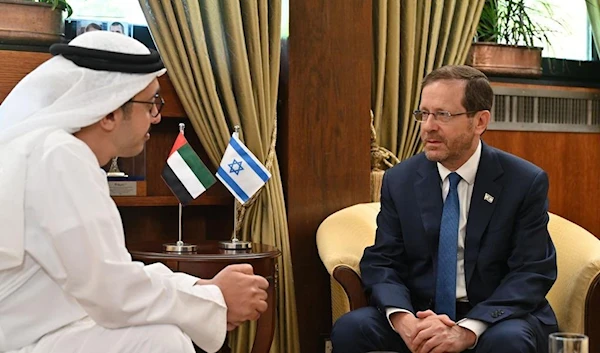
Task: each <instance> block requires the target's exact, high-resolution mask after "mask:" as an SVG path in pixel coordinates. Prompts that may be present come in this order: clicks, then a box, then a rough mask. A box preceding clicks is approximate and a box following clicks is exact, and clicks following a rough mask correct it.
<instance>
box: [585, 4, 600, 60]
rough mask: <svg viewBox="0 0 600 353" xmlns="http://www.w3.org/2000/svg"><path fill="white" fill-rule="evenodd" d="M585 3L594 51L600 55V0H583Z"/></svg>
mask: <svg viewBox="0 0 600 353" xmlns="http://www.w3.org/2000/svg"><path fill="white" fill-rule="evenodd" d="M585 5H586V6H587V13H588V18H589V19H590V24H591V25H592V33H593V34H594V35H593V37H594V44H595V45H596V53H597V54H598V55H600V0H585Z"/></svg>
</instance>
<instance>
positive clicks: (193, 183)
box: [162, 132, 216, 206]
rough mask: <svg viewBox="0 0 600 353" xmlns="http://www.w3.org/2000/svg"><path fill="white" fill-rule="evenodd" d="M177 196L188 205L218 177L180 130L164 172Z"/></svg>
mask: <svg viewBox="0 0 600 353" xmlns="http://www.w3.org/2000/svg"><path fill="white" fill-rule="evenodd" d="M162 178H163V180H164V181H165V183H167V185H168V186H169V188H170V189H171V191H172V192H173V194H175V197H177V199H179V202H180V203H181V204H182V205H184V206H185V205H187V204H188V203H190V202H192V200H194V199H195V198H197V197H198V196H200V194H202V193H203V192H205V191H206V189H208V188H209V187H211V186H212V185H213V184H214V183H215V181H216V179H215V177H213V175H212V173H211V172H210V171H209V170H208V168H206V166H205V165H204V163H202V160H201V159H200V157H198V155H197V154H196V152H194V150H193V149H192V147H191V146H190V144H189V143H188V142H187V140H186V139H185V136H183V133H182V132H180V133H179V136H177V139H176V140H175V144H174V145H173V148H172V149H171V153H169V158H167V165H165V168H164V169H163V172H162Z"/></svg>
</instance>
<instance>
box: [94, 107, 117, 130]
mask: <svg viewBox="0 0 600 353" xmlns="http://www.w3.org/2000/svg"><path fill="white" fill-rule="evenodd" d="M122 115H123V112H122V110H121V108H119V109H117V110H115V111H114V112H112V113H108V115H106V116H105V117H104V118H102V119H100V121H99V123H100V128H102V130H104V131H106V132H111V131H113V130H114V129H115V128H116V127H117V125H118V122H119V120H120V119H121V118H122Z"/></svg>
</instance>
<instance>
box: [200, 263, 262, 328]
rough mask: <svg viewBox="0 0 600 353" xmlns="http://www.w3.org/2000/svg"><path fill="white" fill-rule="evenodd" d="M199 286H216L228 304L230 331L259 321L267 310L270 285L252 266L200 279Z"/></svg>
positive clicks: (234, 266)
mask: <svg viewBox="0 0 600 353" xmlns="http://www.w3.org/2000/svg"><path fill="white" fill-rule="evenodd" d="M196 284H197V285H206V284H213V285H216V286H217V287H219V289H220V290H221V293H223V298H224V299H225V304H227V331H231V330H234V329H235V328H237V327H238V326H239V325H241V324H242V323H244V321H248V320H258V318H259V317H260V315H261V314H262V313H264V312H265V311H266V310H267V289H268V288H269V282H268V281H267V280H266V279H265V278H264V277H262V276H258V275H255V274H254V270H253V268H252V265H250V264H236V265H229V266H227V267H225V268H224V269H223V270H221V272H219V273H217V275H216V276H215V277H213V278H212V279H209V280H205V279H201V280H198V282H196Z"/></svg>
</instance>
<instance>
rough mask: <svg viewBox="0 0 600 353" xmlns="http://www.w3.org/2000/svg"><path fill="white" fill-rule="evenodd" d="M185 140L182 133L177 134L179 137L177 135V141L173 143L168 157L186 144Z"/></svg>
mask: <svg viewBox="0 0 600 353" xmlns="http://www.w3.org/2000/svg"><path fill="white" fill-rule="evenodd" d="M187 143H188V142H187V140H186V139H185V136H183V133H181V132H180V133H179V135H177V139H176V140H175V143H174V144H173V148H171V152H170V153H169V157H170V156H171V155H172V154H173V153H175V151H177V150H178V149H179V148H180V147H181V146H183V145H185V144H187Z"/></svg>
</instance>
